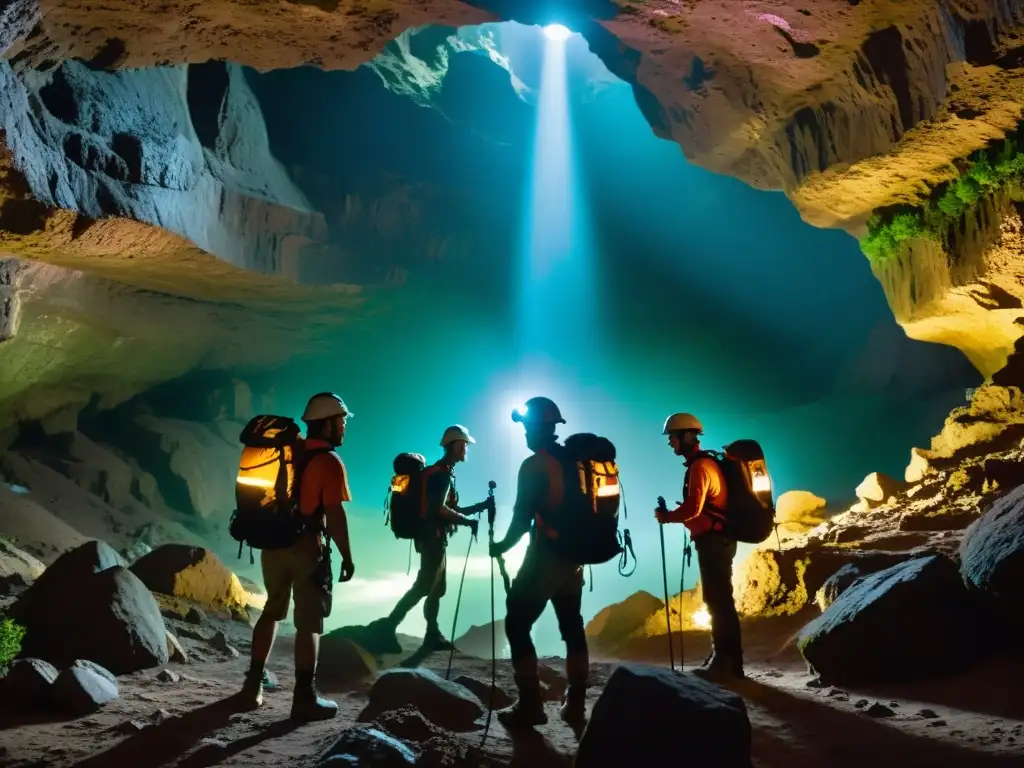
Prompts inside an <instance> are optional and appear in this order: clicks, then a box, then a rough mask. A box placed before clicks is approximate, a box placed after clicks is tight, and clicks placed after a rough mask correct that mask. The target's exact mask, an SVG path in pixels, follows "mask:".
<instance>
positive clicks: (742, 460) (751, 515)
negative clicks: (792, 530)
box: [684, 440, 775, 544]
mask: <svg viewBox="0 0 1024 768" xmlns="http://www.w3.org/2000/svg"><path fill="white" fill-rule="evenodd" d="M699 456H706V457H709V458H711V459H714V461H715V462H716V463H717V464H718V468H719V469H721V470H722V475H723V477H724V478H725V487H726V493H727V496H728V499H729V501H728V506H727V508H726V509H718V508H717V507H715V506H713V505H712V504H707V503H705V506H707V507H708V509H709V511H711V512H712V514H713V515H714V516H715V517H716V518H717V519H718V520H719V521H720V525H721V527H720V529H719V530H720V531H721V533H722V534H723V535H724V536H725V537H726V538H729V539H732V540H733V541H742V542H744V543H747V544H760V543H761V542H763V541H765V540H766V539H767V538H768V537H769V536H771V533H772V531H773V530H775V502H774V501H773V500H772V487H771V478H770V477H769V475H768V465H767V463H766V461H765V458H764V451H763V450H762V449H761V445H760V443H758V442H757V441H756V440H736V441H735V442H732V443H730V444H729V445H727V446H725V449H724V453H721V452H718V451H702V452H701V453H700V454H699ZM685 485H686V486H688V485H689V470H687V478H686V482H685ZM688 490H689V488H688V487H687V488H686V489H685V490H684V493H685V492H687V491H688Z"/></svg>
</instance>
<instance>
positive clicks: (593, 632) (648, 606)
mask: <svg viewBox="0 0 1024 768" xmlns="http://www.w3.org/2000/svg"><path fill="white" fill-rule="evenodd" d="M664 607H665V604H664V603H663V602H662V601H661V600H659V599H658V598H656V597H655V596H654V595H652V594H651V593H650V592H645V591H644V590H640V591H639V592H634V593H633V594H632V595H630V596H629V597H627V598H626V599H625V600H623V601H621V602H618V603H614V604H612V605H608V606H605V607H604V608H602V609H601V610H600V611H598V612H597V615H595V616H594V618H592V619H591V620H590V621H589V622H588V623H587V627H586V633H587V642H588V643H589V644H590V647H591V648H592V649H593V650H595V651H599V652H600V651H605V652H608V653H612V652H614V651H615V650H616V649H617V648H619V647H620V646H621V645H622V644H623V643H624V642H626V641H627V640H628V639H629V637H630V636H631V635H632V634H633V633H635V632H636V631H637V630H638V629H641V628H643V627H644V624H645V622H646V621H647V618H648V617H649V616H651V615H652V614H654V613H656V612H657V611H659V610H662V609H663V608H664Z"/></svg>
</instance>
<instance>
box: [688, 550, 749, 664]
mask: <svg viewBox="0 0 1024 768" xmlns="http://www.w3.org/2000/svg"><path fill="white" fill-rule="evenodd" d="M694 547H695V548H696V550H697V562H698V564H699V567H700V579H701V586H702V590H703V594H704V602H705V604H706V605H707V607H708V613H709V614H710V615H711V645H712V657H711V661H710V663H709V664H708V665H707V668H708V669H709V670H712V671H714V672H716V673H717V672H719V671H724V672H726V673H728V674H732V675H737V676H742V674H743V647H742V642H741V639H740V619H739V614H738V613H737V612H736V603H735V600H734V599H733V592H732V561H733V558H735V557H736V542H735V541H731V540H729V539H726V538H724V537H723V536H719V535H716V534H709V535H706V536H701V537H699V538H697V539H694Z"/></svg>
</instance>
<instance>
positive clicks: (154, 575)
mask: <svg viewBox="0 0 1024 768" xmlns="http://www.w3.org/2000/svg"><path fill="white" fill-rule="evenodd" d="M131 570H132V573H134V574H135V575H136V576H138V577H139V578H140V579H141V580H142V583H143V584H145V585H146V586H147V587H149V589H150V590H151V591H153V592H161V593H163V594H165V595H173V596H174V597H180V598H184V599H185V600H190V601H192V602H194V603H198V604H199V605H202V606H205V607H207V608H212V609H214V610H218V609H220V610H224V609H226V610H231V609H232V608H234V609H237V610H244V609H245V606H246V605H247V603H248V593H247V592H246V590H245V588H244V587H243V586H242V583H241V582H240V581H239V580H238V577H237V576H236V575H235V574H234V573H232V572H231V571H230V570H228V568H227V566H225V565H224V563H223V562H222V561H221V559H220V558H219V557H217V555H215V554H214V553H213V552H211V551H210V550H208V549H204V548H202V547H190V546H188V545H186V544H164V545H163V546H162V547H158V548H156V549H154V550H153V551H152V552H150V553H149V554H148V555H145V556H144V557H141V558H139V559H138V560H137V561H136V562H135V563H134V565H132V567H131ZM186 620H191V619H189V618H188V617H186Z"/></svg>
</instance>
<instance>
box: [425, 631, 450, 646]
mask: <svg viewBox="0 0 1024 768" xmlns="http://www.w3.org/2000/svg"><path fill="white" fill-rule="evenodd" d="M423 649H424V650H427V649H430V650H431V651H451V650H455V646H454V645H452V642H451V641H450V640H449V639H448V638H446V637H445V636H444V635H442V634H441V630H439V629H435V630H429V629H428V630H427V634H426V635H424V637H423Z"/></svg>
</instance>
